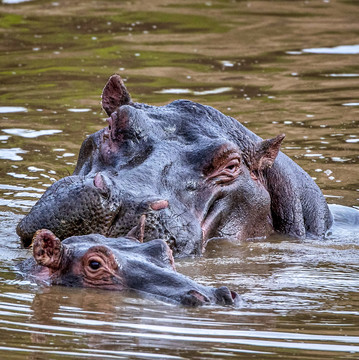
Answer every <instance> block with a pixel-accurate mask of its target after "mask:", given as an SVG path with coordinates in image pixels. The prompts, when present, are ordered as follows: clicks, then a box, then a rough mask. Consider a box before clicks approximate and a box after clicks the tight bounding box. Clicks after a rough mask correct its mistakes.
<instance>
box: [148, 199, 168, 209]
mask: <svg viewBox="0 0 359 360" xmlns="http://www.w3.org/2000/svg"><path fill="white" fill-rule="evenodd" d="M150 208H151V209H152V210H155V211H157V210H162V209H166V208H168V201H167V200H157V201H153V202H152V203H151V204H150Z"/></svg>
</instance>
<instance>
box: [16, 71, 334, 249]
mask: <svg viewBox="0 0 359 360" xmlns="http://www.w3.org/2000/svg"><path fill="white" fill-rule="evenodd" d="M102 106H103V108H104V110H105V111H106V113H107V114H108V116H109V118H108V119H107V121H108V126H107V127H106V128H104V129H102V130H100V131H98V132H96V133H94V134H92V135H90V136H89V137H88V138H87V139H86V140H85V141H84V142H83V144H82V146H81V149H80V154H79V158H78V162H77V166H76V168H75V171H74V173H73V175H72V176H68V177H65V178H63V179H61V180H59V181H57V182H56V183H54V184H53V185H52V186H51V187H49V188H48V189H47V191H46V192H45V194H44V195H43V196H42V198H41V199H40V200H39V201H38V202H37V203H36V205H35V206H34V207H33V208H32V210H31V211H30V213H29V214H28V215H27V216H25V218H23V219H22V221H21V222H20V223H19V225H18V227H17V233H18V235H19V236H20V238H21V240H22V242H23V244H24V245H25V246H27V245H29V244H30V242H31V239H32V237H33V235H34V233H35V232H36V231H37V230H38V229H42V228H47V229H50V230H52V231H53V232H54V233H55V234H56V236H58V237H59V238H60V239H61V240H62V239H65V238H67V237H69V236H72V235H85V234H91V233H99V234H103V235H105V236H106V237H119V236H130V237H134V238H136V239H138V240H140V241H144V242H146V241H149V240H152V239H157V238H161V239H164V240H165V241H166V242H167V243H168V244H169V246H170V247H171V249H172V250H173V252H174V255H177V256H178V255H184V256H188V255H198V254H201V253H202V252H203V250H204V249H205V246H206V244H207V242H208V241H209V240H213V239H216V238H226V239H230V240H244V239H253V238H265V237H267V236H269V235H270V234H271V233H272V232H273V231H276V232H279V233H282V234H287V235H289V236H292V237H296V238H305V237H315V238H321V237H323V236H324V235H325V233H326V231H327V229H328V228H329V227H330V226H331V224H332V216H331V213H330V211H329V209H328V206H327V203H326V201H325V199H324V197H323V195H322V193H321V191H320V189H319V188H318V186H317V185H316V184H315V182H314V181H313V180H312V178H311V177H310V176H309V175H308V174H307V173H306V172H305V171H303V170H302V169H301V168H300V167H299V166H298V165H297V164H296V163H294V162H293V161H292V160H291V159H289V158H288V157H287V156H286V155H284V154H283V153H281V152H280V151H279V150H280V145H281V142H282V140H283V139H284V135H278V136H277V137H275V138H273V139H269V140H262V139H261V138H260V137H258V136H257V135H255V134H254V133H252V132H251V131H250V130H248V129H247V128H245V127H244V126H243V125H241V124H240V123H239V122H238V121H237V120H235V119H233V118H231V117H229V116H226V115H224V114H222V113H221V112H219V111H218V110H215V109H214V108H212V107H210V106H204V105H201V104H198V103H194V102H192V101H187V100H178V101H174V102H172V103H170V104H168V105H165V106H149V105H146V104H141V103H135V102H132V101H131V97H130V95H129V93H128V91H127V89H126V87H125V85H124V83H123V81H122V79H121V78H120V76H118V75H113V76H112V77H111V78H110V79H109V81H108V82H107V84H106V86H105V88H104V90H103V93H102Z"/></svg>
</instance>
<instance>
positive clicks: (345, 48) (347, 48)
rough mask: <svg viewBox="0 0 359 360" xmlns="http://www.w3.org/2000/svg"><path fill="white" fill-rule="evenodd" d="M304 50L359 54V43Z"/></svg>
mask: <svg viewBox="0 0 359 360" xmlns="http://www.w3.org/2000/svg"><path fill="white" fill-rule="evenodd" d="M303 52H306V53H312V54H341V55H355V54H359V45H341V46H335V47H332V48H313V49H303Z"/></svg>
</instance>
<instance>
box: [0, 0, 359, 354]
mask: <svg viewBox="0 0 359 360" xmlns="http://www.w3.org/2000/svg"><path fill="white" fill-rule="evenodd" d="M358 11H359V7H358V3H357V2H356V1H339V0H337V1H330V2H326V1H319V0H318V1H307V2H304V1H303V2H300V1H270V2H269V1H214V0H211V1H196V0H194V1H182V2H180V3H179V2H178V1H171V0H155V1H151V2H147V3H145V4H144V3H143V2H141V1H133V2H123V1H110V0H102V1H91V2H88V1H76V2H73V1H69V0H60V1H56V2H52V1H43V0H36V1H29V2H22V3H19V4H16V5H15V4H14V5H9V4H5V3H2V4H0V38H1V42H0V44H1V45H0V49H1V54H0V78H1V81H0V177H1V179H0V222H1V226H0V228H1V229H0V239H1V244H2V251H1V255H0V283H1V289H0V328H1V332H0V358H5V359H24V358H28V359H34V358H39V359H40V358H44V359H45V358H46V359H47V358H53V359H60V358H61V359H65V358H68V359H70V358H72V359H75V358H80V357H84V358H88V357H90V356H91V358H98V359H104V358H111V359H115V358H141V359H143V358H149V359H153V358H167V359H171V358H175V359H178V358H180V359H183V358H191V359H203V358H218V359H223V358H224V357H229V356H230V357H233V358H243V359H248V358H253V359H278V358H279V357H282V358H285V359H313V358H316V359H328V358H330V359H344V358H345V359H357V358H358V352H359V332H358V326H357V324H358V323H359V297H358V288H359V283H358V275H359V273H358V272H359V268H358V258H359V248H358V244H359V239H358V233H359V231H357V233H354V234H353V231H352V229H351V228H350V227H349V228H347V227H346V226H344V225H343V226H342V227H340V228H336V229H334V230H335V231H334V232H333V233H332V234H330V235H329V238H328V240H327V241H325V242H316V241H311V240H307V241H304V242H299V241H293V240H292V239H287V238H285V237H273V238H271V239H269V240H267V241H261V242H254V243H253V242H250V243H245V244H231V243H226V242H221V243H218V244H216V243H213V244H210V245H209V248H208V250H207V253H206V255H205V256H204V257H202V258H200V259H184V260H181V261H180V262H178V264H177V268H178V271H180V272H182V273H185V274H187V275H189V276H191V277H193V278H194V279H195V280H197V281H199V282H202V283H204V284H208V285H215V286H220V285H227V286H229V287H230V288H233V289H235V290H237V291H238V292H240V293H241V294H242V296H243V300H244V302H243V303H242V305H241V306H240V308H239V309H232V308H218V307H213V308H203V309H184V308H179V307H173V306H169V305H166V304H162V303H159V302H155V301H152V300H143V299H140V298H137V297H131V296H122V295H121V294H118V293H115V294H114V293H112V292H97V291H88V290H83V289H64V288H56V287H54V288H51V289H47V288H43V287H38V286H36V285H34V284H31V283H29V282H24V281H20V280H17V279H16V276H15V271H14V269H13V266H14V264H15V262H16V259H20V258H23V257H26V256H28V253H27V251H26V250H22V249H20V245H19V241H18V239H17V236H16V235H15V227H16V224H17V222H18V221H19V219H20V218H21V217H22V216H23V214H24V213H26V212H27V211H29V209H30V207H31V206H32V205H33V204H34V203H35V201H36V200H37V199H38V198H39V197H40V196H41V194H42V193H43V192H44V190H45V189H46V188H47V187H48V186H49V185H50V184H51V183H52V182H53V181H55V180H57V179H59V178H61V177H63V176H66V175H68V174H70V173H72V171H73V169H74V166H75V163H76V158H77V154H78V151H79V147H80V145H81V143H82V141H83V139H84V138H85V137H86V135H88V134H90V133H92V132H94V131H96V130H98V129H100V128H102V127H103V126H104V125H105V122H104V118H105V117H106V116H105V114H104V113H103V112H101V110H100V94H101V91H102V88H103V86H104V84H105V82H106V80H107V78H108V76H109V75H111V74H112V73H114V72H118V73H120V74H121V75H122V76H123V77H124V79H125V80H126V83H127V86H128V89H129V90H130V92H131V95H132V97H133V98H134V100H136V101H141V102H147V103H150V104H156V105H161V104H165V103H167V102H170V101H173V100H175V99H177V98H189V99H191V100H194V101H198V102H201V103H204V104H208V105H212V106H214V107H216V108H218V109H219V110H221V111H223V112H224V113H226V114H229V115H231V116H233V117H235V118H237V119H238V120H240V121H241V122H242V123H244V124H245V125H246V126H247V127H249V128H250V129H251V130H253V131H254V132H256V133H257V134H258V135H260V136H262V137H273V136H275V135H277V134H279V133H283V132H284V133H286V139H285V142H284V145H283V151H284V152H285V153H286V154H288V155H289V156H291V157H292V158H293V159H295V160H296V161H297V162H298V163H299V164H300V165H301V166H302V167H303V168H304V169H305V170H306V171H308V172H309V174H310V175H311V176H312V177H314V178H316V180H317V183H318V184H319V185H320V187H321V188H322V190H323V192H324V194H325V196H327V199H328V202H330V203H336V204H341V205H347V206H354V207H357V208H358V207H359V196H358V191H359V184H358V176H357V175H358V171H359V167H358V153H359V151H358V150H359V131H358V125H359V124H358V114H359V110H358V106H359V98H358V94H359V88H358V78H359V66H358V55H357V54H355V49H356V47H355V46H358V33H359V23H358V21H357V14H358ZM341 45H346V46H347V47H346V49H347V51H348V53H345V52H344V53H343V52H342V53H335V52H336V51H337V50H335V49H337V47H339V46H341ZM318 48H319V49H322V48H330V49H332V50H331V53H330V54H328V53H323V51H322V53H320V52H318V51H317V50H315V51H316V52H317V53H313V52H310V49H318ZM304 49H307V50H306V51H304ZM308 49H309V51H308ZM333 49H334V50H333ZM350 51H351V52H352V54H351V53H349V52H350ZM327 52H328V51H327ZM337 52H338V51H337ZM342 220H343V219H342Z"/></svg>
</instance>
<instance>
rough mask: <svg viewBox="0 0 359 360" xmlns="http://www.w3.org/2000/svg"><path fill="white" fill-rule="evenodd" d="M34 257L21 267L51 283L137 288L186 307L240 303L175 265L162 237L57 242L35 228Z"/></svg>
mask: <svg viewBox="0 0 359 360" xmlns="http://www.w3.org/2000/svg"><path fill="white" fill-rule="evenodd" d="M32 249H33V258H30V259H28V260H25V261H24V262H23V263H21V264H20V265H19V269H20V271H21V272H22V274H24V275H25V276H27V277H30V278H32V279H35V280H37V281H40V282H46V283H48V284H51V285H62V286H71V287H86V288H98V289H104V290H117V291H129V290H131V291H135V292H137V293H139V294H143V295H147V296H149V295H150V296H152V297H155V298H158V299H160V300H163V301H166V302H170V303H176V304H182V305H186V306H201V305H210V304H218V305H238V303H239V295H238V294H237V293H235V292H234V291H230V290H229V289H228V288H227V287H224V286H223V287H220V288H218V289H216V288H212V287H208V286H204V285H201V284H198V283H196V282H195V281H193V280H191V279H189V278H188V277H186V276H184V275H181V274H179V273H177V272H176V270H175V263H174V260H173V256H172V251H171V249H170V248H169V247H168V245H167V244H166V242H165V241H163V240H152V241H149V242H147V243H145V244H141V243H139V242H138V241H135V240H131V239H127V238H106V237H104V236H102V235H98V234H91V235H84V236H72V237H70V238H67V239H65V240H64V241H62V242H61V241H60V239H58V238H57V237H56V236H55V235H54V234H53V233H52V232H51V231H50V230H47V229H41V230H39V231H37V232H36V234H35V235H34V239H33V244H32Z"/></svg>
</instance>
